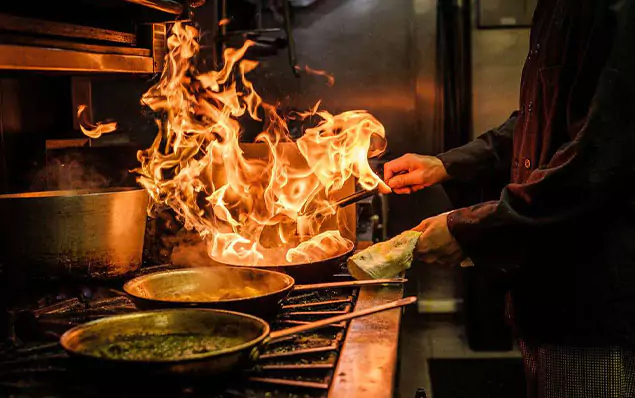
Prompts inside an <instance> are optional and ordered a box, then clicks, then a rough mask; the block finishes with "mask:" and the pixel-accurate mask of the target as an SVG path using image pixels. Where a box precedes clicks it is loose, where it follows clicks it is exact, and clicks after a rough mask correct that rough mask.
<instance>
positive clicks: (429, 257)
mask: <svg viewBox="0 0 635 398" xmlns="http://www.w3.org/2000/svg"><path fill="white" fill-rule="evenodd" d="M414 230H416V231H420V232H421V236H420V237H419V240H418V242H417V248H416V253H417V256H418V257H419V258H420V259H421V261H423V262H424V263H426V264H432V263H435V264H441V265H457V264H459V263H461V262H462V261H463V260H465V255H464V254H463V250H462V249H461V246H459V244H458V242H457V241H456V239H454V237H453V236H452V234H451V233H450V230H449V229H448V213H444V214H440V215H438V216H435V217H430V218H428V219H426V220H423V222H422V223H421V224H419V225H418V226H417V227H415V228H414Z"/></svg>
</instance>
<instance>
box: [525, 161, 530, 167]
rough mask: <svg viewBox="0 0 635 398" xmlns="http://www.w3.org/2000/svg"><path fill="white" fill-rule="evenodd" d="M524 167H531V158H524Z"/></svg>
mask: <svg viewBox="0 0 635 398" xmlns="http://www.w3.org/2000/svg"><path fill="white" fill-rule="evenodd" d="M525 168H526V169H530V168H531V160H529V159H525Z"/></svg>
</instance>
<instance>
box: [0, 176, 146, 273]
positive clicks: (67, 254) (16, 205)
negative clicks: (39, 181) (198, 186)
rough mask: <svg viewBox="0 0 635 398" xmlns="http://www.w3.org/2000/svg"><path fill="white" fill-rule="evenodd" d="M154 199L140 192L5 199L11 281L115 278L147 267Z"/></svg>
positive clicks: (1, 219) (1, 252) (4, 242)
mask: <svg viewBox="0 0 635 398" xmlns="http://www.w3.org/2000/svg"><path fill="white" fill-rule="evenodd" d="M147 204H148V196H147V193H146V191H145V190H143V189H138V188H110V189H86V190H76V191H46V192H31V193H21V194H8V195H0V263H1V264H2V265H3V268H4V270H3V272H4V273H5V274H7V275H8V276H9V277H11V276H19V277H25V276H26V277H29V278H47V279H49V278H60V277H69V276H71V277H78V278H91V279H93V278H96V279H112V278H117V277H121V276H124V275H126V274H129V273H131V272H134V271H136V270H137V269H138V268H139V266H140V265H141V255H142V251H143V235H144V232H145V224H146V207H147Z"/></svg>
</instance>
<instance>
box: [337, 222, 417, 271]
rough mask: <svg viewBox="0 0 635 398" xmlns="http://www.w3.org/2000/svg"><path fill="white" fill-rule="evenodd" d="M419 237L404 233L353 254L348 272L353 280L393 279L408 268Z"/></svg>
mask: <svg viewBox="0 0 635 398" xmlns="http://www.w3.org/2000/svg"><path fill="white" fill-rule="evenodd" d="M420 236H421V232H417V231H406V232H403V233H401V234H399V235H397V236H395V237H394V238H392V239H390V240H387V241H385V242H380V243H377V244H374V245H372V246H370V247H368V248H366V249H364V250H362V251H360V252H358V253H355V254H354V255H352V256H351V257H350V258H349V259H348V271H349V272H350V273H351V275H352V276H353V277H354V278H355V279H382V278H394V277H395V276H397V275H399V274H400V273H401V272H403V271H405V270H406V269H408V268H410V265H411V264H412V260H413V258H414V250H415V246H416V245H417V240H418V239H419V237H420Z"/></svg>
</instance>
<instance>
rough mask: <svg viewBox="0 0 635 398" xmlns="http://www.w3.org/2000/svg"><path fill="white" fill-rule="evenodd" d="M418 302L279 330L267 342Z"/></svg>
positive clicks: (403, 301)
mask: <svg viewBox="0 0 635 398" xmlns="http://www.w3.org/2000/svg"><path fill="white" fill-rule="evenodd" d="M416 301H417V297H415V296H411V297H406V298H402V299H400V300H396V301H392V302H390V303H386V304H383V305H378V306H376V307H370V308H366V309H365V310H360V311H355V312H351V313H348V314H344V315H338V316H334V317H330V318H326V319H320V320H319V321H315V322H311V323H307V324H306V325H299V326H294V327H292V328H288V329H283V330H277V331H275V332H271V333H270V334H269V338H268V339H267V340H266V342H267V343H268V342H270V341H272V340H277V339H280V338H283V337H287V336H291V335H294V334H298V333H302V332H308V331H309V330H314V329H319V328H321V327H324V326H328V325H331V324H334V323H338V322H342V321H348V320H350V319H355V318H360V317H363V316H366V315H371V314H375V313H377V312H382V311H387V310H391V309H394V308H399V307H404V306H406V305H410V304H412V303H414V302H416Z"/></svg>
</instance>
